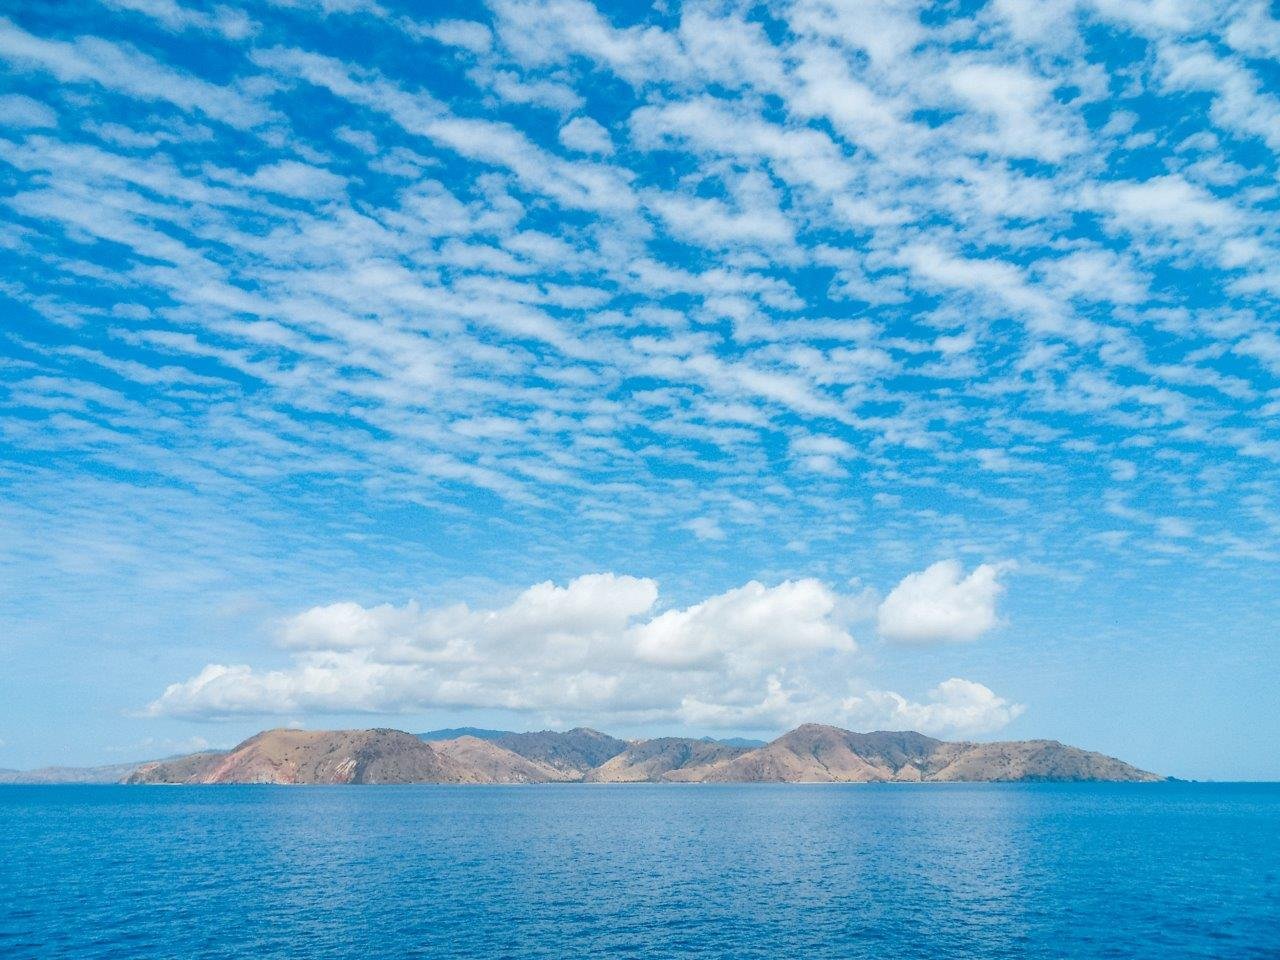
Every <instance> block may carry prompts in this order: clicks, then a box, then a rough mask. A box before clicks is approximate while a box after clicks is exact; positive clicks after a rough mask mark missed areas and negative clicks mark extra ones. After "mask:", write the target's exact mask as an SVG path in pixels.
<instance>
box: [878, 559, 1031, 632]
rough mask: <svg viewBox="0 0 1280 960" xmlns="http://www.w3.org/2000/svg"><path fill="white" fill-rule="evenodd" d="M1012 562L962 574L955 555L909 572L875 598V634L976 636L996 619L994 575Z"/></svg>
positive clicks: (999, 589) (1009, 567)
mask: <svg viewBox="0 0 1280 960" xmlns="http://www.w3.org/2000/svg"><path fill="white" fill-rule="evenodd" d="M1012 569H1013V564H1012V563H1009V562H1005V563H984V564H981V565H979V566H977V567H975V568H974V569H973V572H972V573H970V574H969V575H968V576H965V575H964V568H963V567H962V566H961V565H960V561H958V560H940V561H938V562H937V563H935V564H933V565H932V566H930V567H928V568H927V569H925V570H922V571H920V572H919V573H911V574H908V575H907V576H906V577H904V578H903V579H902V582H901V583H899V584H898V585H897V586H896V587H894V588H893V590H891V591H890V592H889V595H888V596H886V597H885V598H884V600H883V601H882V602H881V604H880V609H879V611H878V614H877V626H878V629H879V632H880V635H881V636H882V637H884V638H885V639H886V640H890V641H893V642H895V643H909V644H921V643H941V642H957V641H965V640H976V639H977V638H978V637H980V636H982V634H984V633H986V632H987V631H988V630H990V629H992V628H993V627H995V626H996V624H997V623H999V618H998V617H997V614H996V602H997V601H998V600H999V599H1000V596H1001V595H1002V594H1003V593H1004V589H1005V588H1004V585H1003V584H1002V583H1000V576H1001V575H1002V574H1004V573H1006V572H1008V571H1009V570H1012Z"/></svg>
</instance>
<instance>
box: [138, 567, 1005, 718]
mask: <svg viewBox="0 0 1280 960" xmlns="http://www.w3.org/2000/svg"><path fill="white" fill-rule="evenodd" d="M855 586H856V584H855ZM874 601H875V597H874V593H873V592H869V591H866V590H863V591H861V592H859V593H856V594H849V595H846V594H841V593H838V592H836V591H834V590H832V589H831V588H830V587H828V586H827V585H825V584H823V583H821V582H820V581H817V580H812V579H805V580H789V581H784V582H782V583H779V584H777V585H776V586H766V585H765V584H762V583H759V582H757V581H751V582H749V583H746V584H744V585H743V586H741V587H736V588H734V589H731V590H726V591H725V592H724V593H720V594H717V595H715V596H711V597H708V598H707V599H705V600H702V601H700V602H698V603H694V604H691V605H689V606H685V607H675V608H671V609H667V610H661V609H659V595H658V588H657V584H656V583H655V582H654V581H652V580H649V579H644V578H637V577H627V576H618V575H615V574H609V573H605V574H592V575H588V576H582V577H578V578H577V579H575V580H572V581H570V582H569V583H568V584H566V585H565V586H558V585H556V584H554V583H550V582H546V583H540V584H537V585H535V586H533V587H530V588H529V589H527V590H525V591H523V592H522V593H520V594H519V595H517V596H516V597H515V598H514V599H513V600H512V601H511V602H510V603H508V604H506V605H504V606H497V607H493V608H487V609H486V608H472V607H470V606H468V605H466V604H453V605H450V606H442V607H434V608H422V607H420V606H418V605H417V604H415V603H408V604H405V605H404V606H400V607H396V606H391V605H387V604H384V605H381V606H377V607H364V606H361V605H360V604H356V603H349V602H344V603H335V604H330V605H328V606H322V607H313V608H311V609H309V610H305V611H303V612H301V613H299V614H297V615H295V616H292V617H290V618H288V619H286V620H285V621H283V622H282V623H281V624H280V630H279V642H280V646H281V647H282V648H284V649H285V650H287V651H289V653H290V655H291V656H292V658H293V663H292V664H291V665H289V666H286V667H283V668H279V669H267V670H260V669H255V668H253V667H251V666H248V665H245V664H216V663H215V664H209V665H208V666H206V667H205V668H204V669H203V670H201V671H199V672H198V673H197V674H196V675H195V676H193V677H191V678H189V679H188V680H185V681H183V682H180V683H174V684H171V685H170V686H168V687H167V688H166V689H165V690H164V692H163V693H162V694H161V695H160V696H159V697H158V698H157V699H156V700H155V701H153V702H152V703H151V704H150V706H149V707H148V708H147V711H146V712H147V713H148V714H149V715H151V716H170V717H185V718H192V719H220V718H227V717H234V716H242V715H276V716H295V717H296V716H299V715H307V714H324V713H346V712H367V713H383V714H385V713H398V712H405V711H415V710H426V709H451V708H452V709H465V708H484V709H505V710H513V711H518V712H523V713H526V714H529V715H531V716H535V717H541V718H545V719H544V720H543V722H553V720H554V721H555V722H583V723H597V724H609V723H623V724H628V725H633V724H641V723H643V724H664V723H665V724H681V725H685V726H694V727H726V728H736V729H757V730H781V729H784V728H786V727H791V726H795V725H796V724H799V723H802V722H805V721H813V720H817V721H823V722H833V723H849V724H853V725H856V726H858V727H859V728H861V729H866V728H868V727H869V726H879V727H883V726H886V725H888V726H898V727H916V728H919V729H921V730H924V731H927V732H948V731H951V732H961V733H964V734H969V733H975V732H983V731H986V730H991V729H995V728H996V727H998V726H999V725H1001V718H1002V717H1003V718H1004V722H1007V721H1008V720H1010V719H1012V718H1013V717H1015V716H1017V714H1018V712H1019V711H1020V710H1021V708H1020V707H1017V706H1014V705H1012V704H1009V703H1007V702H1006V701H1004V700H1002V699H1000V698H999V697H996V696H995V695H994V694H992V693H991V691H990V690H987V688H985V687H983V686H981V685H979V684H973V683H969V682H968V681H963V680H954V679H953V680H948V681H947V682H946V683H943V684H941V685H940V686H939V687H938V688H937V689H936V690H934V691H933V692H932V693H931V694H930V698H929V700H928V701H927V702H925V703H923V704H918V703H913V702H911V701H910V700H908V699H906V698H905V697H902V696H900V695H899V694H896V693H893V692H890V691H882V690H866V691H860V692H856V693H853V694H851V693H850V690H851V689H852V688H854V684H853V683H852V681H851V680H850V679H849V678H850V677H851V676H852V673H853V668H854V667H855V666H856V652H857V645H856V643H855V641H854V638H853V637H852V635H851V634H850V632H849V624H850V623H852V622H855V621H859V620H862V619H865V618H866V617H867V616H868V614H869V613H871V612H872V611H873V610H874Z"/></svg>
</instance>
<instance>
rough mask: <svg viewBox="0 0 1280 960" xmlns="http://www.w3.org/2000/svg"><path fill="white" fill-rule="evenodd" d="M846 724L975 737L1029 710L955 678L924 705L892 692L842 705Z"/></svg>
mask: <svg viewBox="0 0 1280 960" xmlns="http://www.w3.org/2000/svg"><path fill="white" fill-rule="evenodd" d="M843 707H844V710H845V717H846V722H848V723H851V724H855V725H857V726H858V727H859V728H860V729H864V730H865V729H870V728H873V727H874V728H879V729H887V730H917V731H919V732H920V733H926V734H930V735H931V736H939V737H950V736H954V737H974V736H979V735H981V734H984V733H992V732H994V731H996V730H999V729H1001V728H1002V727H1005V726H1007V725H1008V724H1009V723H1011V722H1012V721H1013V720H1015V719H1016V718H1017V717H1018V716H1020V715H1021V714H1022V713H1023V712H1024V711H1025V710H1026V707H1025V706H1023V705H1022V704H1019V703H1010V702H1009V701H1008V700H1006V699H1004V698H1003V697H998V696H996V695H995V693H993V692H992V691H991V690H990V689H988V688H987V687H984V686H983V685H982V684H980V683H974V682H973V681H972V680H961V679H959V678H958V677H952V678H951V679H950V680H944V681H943V682H942V683H940V684H938V685H937V686H936V687H934V688H933V689H932V690H930V691H929V699H928V700H927V701H926V702H924V703H917V702H914V701H911V700H908V699H907V698H906V697H904V696H902V695H901V694H898V693H894V692H892V691H889V690H870V691H867V692H866V693H863V694H860V695H858V696H855V697H849V698H848V699H846V700H845V701H844V703H843Z"/></svg>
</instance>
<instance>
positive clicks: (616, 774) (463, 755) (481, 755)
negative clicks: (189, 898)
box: [0, 723, 1165, 784]
mask: <svg viewBox="0 0 1280 960" xmlns="http://www.w3.org/2000/svg"><path fill="white" fill-rule="evenodd" d="M1164 779H1165V778H1164V777H1161V776H1158V775H1157V774H1154V773H1150V772H1148V771H1146V770H1140V769H1138V768H1137V767H1134V766H1132V765H1130V764H1128V763H1124V762H1123V761H1121V760H1117V759H1115V758H1114V757H1108V756H1105V755H1103V754H1101V753H1094V752H1092V751H1088V750H1082V749H1080V748H1078V747H1072V746H1067V745H1065V744H1062V743H1059V742H1057V741H1055V740H1012V741H1002V742H994V743H979V742H972V741H959V742H949V741H945V740H937V739H934V738H933V737H927V736H925V735H924V734H920V733H915V732H912V731H878V732H874V733H855V732H853V731H851V730H843V729H841V728H839V727H833V726H827V725H824V724H816V723H808V724H804V725H803V726H800V727H797V728H796V729H794V730H792V731H790V732H788V733H785V734H783V735H782V736H780V737H778V738H777V739H776V740H773V741H770V742H768V743H765V742H762V741H749V740H742V739H740V738H735V739H733V740H714V739H710V738H702V739H694V738H688V737H659V738H656V739H648V740H621V739H618V738H616V737H612V736H610V735H608V734H605V733H600V732H599V731H596V730H591V729H588V728H585V727H579V728H576V729H573V730H568V731H563V732H558V731H550V730H544V731H540V732H536V733H515V732H510V731H501V730H478V729H472V728H455V729H451V730H441V731H435V732H432V733H424V734H412V733H406V732H405V731H402V730H392V729H386V728H376V729H368V730H296V729H287V728H281V729H275V730H266V731H263V732H262V733H259V734H257V735H256V736H253V737H250V738H249V739H248V740H246V741H244V742H243V743H241V744H240V745H238V746H237V747H235V748H234V749H232V750H227V751H204V752H200V753H193V754H189V755H186V756H181V757H173V758H169V759H165V760H153V761H148V762H145V763H139V764H133V765H113V766H111V767H98V768H88V769H85V770H81V771H79V772H78V773H77V772H76V771H73V770H70V769H68V768H49V769H47V770H44V771H40V770H35V771H28V772H26V773H25V774H24V773H23V772H19V771H3V772H2V773H0V782H9V783H19V782H27V783H39V782H44V783H52V782H57V783H72V782H80V783H92V782H103V783H128V784H220V783H228V784H230V783H268V784H379V783H381V784H403V783H441V784H522V783H955V782H974V783H976V782H1017V781H1029V782H1035V781H1042V782H1050V781H1115V782H1128V783H1150V782H1157V781H1161V780H1164Z"/></svg>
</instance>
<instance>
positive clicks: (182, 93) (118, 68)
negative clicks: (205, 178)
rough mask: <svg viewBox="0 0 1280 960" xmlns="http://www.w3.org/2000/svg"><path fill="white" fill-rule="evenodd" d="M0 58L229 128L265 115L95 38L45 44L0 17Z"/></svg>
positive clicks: (241, 99)
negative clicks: (170, 107) (197, 115)
mask: <svg viewBox="0 0 1280 960" xmlns="http://www.w3.org/2000/svg"><path fill="white" fill-rule="evenodd" d="M0 58H2V59H4V60H7V61H9V62H10V63H12V64H14V65H16V66H18V67H24V68H28V69H34V70H41V71H44V72H47V73H49V74H52V75H53V76H54V77H56V78H57V79H58V80H60V81H62V82H64V83H77V82H80V83H84V82H90V83H96V84H98V85H100V86H102V87H105V88H106V89H108V90H115V91H118V92H120V93H124V94H127V95H129V96H132V97H137V98H139V99H141V100H150V101H160V102H167V103H171V104H173V105H174V106H176V107H179V108H180V109H183V110H194V111H198V112H200V113H203V114H204V115H205V116H207V117H210V118H211V119H214V120H220V121H222V122H223V123H226V124H229V125H230V126H233V127H241V128H247V127H252V126H255V125H257V124H260V123H263V122H265V121H266V120H268V119H269V118H270V116H271V113H270V111H269V110H267V108H265V107H264V106H263V105H262V104H261V103H259V102H257V101H256V100H255V99H253V98H252V97H249V96H246V95H244V94H242V93H240V92H238V91H237V90H235V89H233V88H230V87H225V86H220V85H217V84H212V83H208V82H206V81H204V80H201V79H198V78H196V77H194V76H192V75H191V74H189V73H186V72H184V71H178V70H173V69H171V68H169V67H168V66H166V65H164V64H162V63H160V62H159V61H157V60H155V59H153V58H151V57H148V56H147V55H146V54H143V53H140V52H138V51H137V50H134V49H131V48H129V47H125V46H122V45H120V44H116V43H111V42H109V41H107V40H102V39H100V38H98V37H80V38H78V39H76V40H73V41H70V42H65V41H60V40H46V39H44V38H42V37H37V36H35V35H33V34H31V33H28V32H27V31H25V30H23V29H22V28H21V27H19V26H17V25H16V24H14V23H13V22H12V21H11V20H8V19H5V18H4V17H0Z"/></svg>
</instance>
